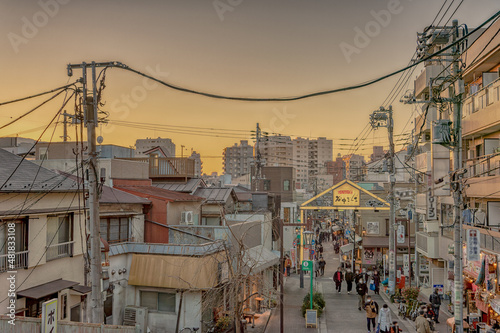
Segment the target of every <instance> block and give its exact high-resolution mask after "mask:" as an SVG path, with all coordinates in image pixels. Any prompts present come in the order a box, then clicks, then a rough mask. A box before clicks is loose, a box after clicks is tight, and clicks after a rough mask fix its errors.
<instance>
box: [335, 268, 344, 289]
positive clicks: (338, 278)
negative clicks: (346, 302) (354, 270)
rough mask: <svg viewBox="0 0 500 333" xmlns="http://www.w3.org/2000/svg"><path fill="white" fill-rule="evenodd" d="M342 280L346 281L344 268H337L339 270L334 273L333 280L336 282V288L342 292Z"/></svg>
mask: <svg viewBox="0 0 500 333" xmlns="http://www.w3.org/2000/svg"><path fill="white" fill-rule="evenodd" d="M342 281H344V274H343V273H342V270H341V269H340V267H339V268H337V271H336V272H335V274H333V282H335V290H337V291H338V292H339V293H340V290H341V289H342Z"/></svg>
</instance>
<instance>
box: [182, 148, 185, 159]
mask: <svg viewBox="0 0 500 333" xmlns="http://www.w3.org/2000/svg"><path fill="white" fill-rule="evenodd" d="M184 147H185V146H184V145H181V158H184Z"/></svg>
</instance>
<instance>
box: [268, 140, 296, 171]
mask: <svg viewBox="0 0 500 333" xmlns="http://www.w3.org/2000/svg"><path fill="white" fill-rule="evenodd" d="M260 153H261V155H262V158H263V159H264V160H265V165H266V166H293V165H294V160H293V144H292V139H291V138H290V137H289V136H283V135H272V136H267V137H265V138H264V139H263V140H262V143H261V144H260Z"/></svg>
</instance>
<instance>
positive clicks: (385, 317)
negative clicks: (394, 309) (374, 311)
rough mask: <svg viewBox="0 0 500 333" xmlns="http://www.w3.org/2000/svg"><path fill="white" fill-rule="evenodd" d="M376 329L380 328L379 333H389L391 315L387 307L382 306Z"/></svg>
mask: <svg viewBox="0 0 500 333" xmlns="http://www.w3.org/2000/svg"><path fill="white" fill-rule="evenodd" d="M377 322H378V327H379V328H380V333H389V330H390V329H391V323H392V314H391V310H390V309H389V306H388V305H387V304H384V305H383V306H382V309H381V310H380V313H379V315H378V321H377Z"/></svg>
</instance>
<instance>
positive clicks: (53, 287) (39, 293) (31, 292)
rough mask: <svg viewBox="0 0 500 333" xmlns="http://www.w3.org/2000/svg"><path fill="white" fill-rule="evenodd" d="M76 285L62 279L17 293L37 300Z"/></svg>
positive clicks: (76, 283)
mask: <svg viewBox="0 0 500 333" xmlns="http://www.w3.org/2000/svg"><path fill="white" fill-rule="evenodd" d="M76 285H78V282H73V281H67V280H63V279H58V280H54V281H51V282H47V283H44V284H41V285H38V286H36V287H31V288H28V289H24V290H21V291H19V292H17V295H18V296H21V297H27V298H33V299H39V298H42V297H45V296H49V295H52V294H55V293H57V292H59V291H61V290H64V289H68V288H71V287H73V286H76Z"/></svg>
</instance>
